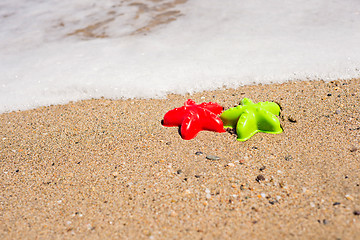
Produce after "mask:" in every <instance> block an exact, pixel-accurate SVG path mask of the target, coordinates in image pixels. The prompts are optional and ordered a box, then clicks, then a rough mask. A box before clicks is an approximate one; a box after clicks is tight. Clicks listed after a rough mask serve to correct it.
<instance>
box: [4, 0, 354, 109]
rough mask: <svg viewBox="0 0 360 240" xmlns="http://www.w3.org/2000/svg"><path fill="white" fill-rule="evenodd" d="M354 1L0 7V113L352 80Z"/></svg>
mask: <svg viewBox="0 0 360 240" xmlns="http://www.w3.org/2000/svg"><path fill="white" fill-rule="evenodd" d="M359 9H360V2H359V1H357V0H342V1H334V0H333V1H331V0H330V1H329V0H326V1H325V0H317V1H315V0H312V1H310V0H308V1H306V0H301V1H300V0H293V1H285V0H274V1H265V0H252V1H245V0H226V1H216V0H188V1H185V0H174V1H171V0H164V1H149V0H148V1H145V0H139V1H115V0H102V1H84V0H63V1H55V0H32V1H30V0H3V1H2V3H0V19H1V21H0V34H1V38H0V71H1V76H0V112H6V111H12V110H25V109H30V108H34V107H38V106H44V105H50V104H62V103H67V102H68V101H76V100H81V99H89V98H99V97H106V98H113V99H118V98H153V97H164V96H166V94H168V93H179V94H184V93H192V92H196V91H202V90H212V89H216V88H220V87H223V86H226V87H237V86H240V85H246V84H254V83H255V84H256V83H271V82H285V81H291V80H306V79H315V80H317V79H323V80H326V81H328V80H334V79H339V78H341V79H348V78H354V77H360V71H359V69H360V44H359V42H360V31H359V29H360V10H359Z"/></svg>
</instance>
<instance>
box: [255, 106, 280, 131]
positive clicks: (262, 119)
mask: <svg viewBox="0 0 360 240" xmlns="http://www.w3.org/2000/svg"><path fill="white" fill-rule="evenodd" d="M256 118H257V122H258V128H259V132H266V133H281V132H282V131H283V130H282V128H281V126H280V121H279V119H278V118H277V117H276V116H275V115H274V114H273V113H272V112H270V111H267V110H265V109H257V110H256Z"/></svg>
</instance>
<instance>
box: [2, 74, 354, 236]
mask: <svg viewBox="0 0 360 240" xmlns="http://www.w3.org/2000/svg"><path fill="white" fill-rule="evenodd" d="M359 92H360V80H359V79H353V80H349V81H335V82H331V83H326V82H322V81H315V82H312V81H311V82H292V83H286V84H272V85H258V86H245V87H241V88H238V89H236V90H234V89H227V90H217V91H210V92H202V93H197V94H194V95H186V96H179V95H169V96H168V98H167V99H162V100H116V101H115V100H106V99H100V100H87V101H81V102H76V103H69V104H67V105H61V106H50V107H41V108H38V109H35V110H31V111H21V112H12V113H5V114H1V115H0V164H1V165H0V170H1V173H0V174H1V175H0V176H1V177H0V191H1V192H0V193H1V195H0V238H1V239H70V238H71V239H117V238H118V239H360V216H359V214H360V107H359V103H360V93H359ZM243 97H248V98H250V99H252V100H253V101H254V102H258V101H275V102H278V103H279V104H280V105H281V107H282V112H281V116H280V119H281V124H282V126H283V129H284V132H283V133H282V134H278V135H274V134H265V133H257V134H256V135H255V136H253V137H252V138H251V139H250V140H248V141H246V142H238V141H236V137H235V136H233V135H231V134H229V133H214V132H201V133H200V134H199V135H198V136H197V137H196V138H195V139H193V140H189V141H185V140H182V139H181V138H180V136H179V134H178V130H177V128H168V127H163V126H162V125H161V124H160V122H161V120H162V117H163V115H164V114H165V113H166V112H167V111H168V110H170V109H173V108H175V107H180V106H182V105H183V103H184V102H185V101H186V99H187V98H192V99H194V100H195V101H196V102H198V103H199V102H204V101H206V102H207V101H212V102H218V103H219V104H220V105H222V106H224V107H225V108H229V107H232V106H234V105H236V104H238V103H239V101H240V100H241V99H242V98H243ZM199 151H200V152H203V154H200V155H197V154H195V153H196V152H199ZM207 155H216V156H218V157H220V160H218V161H212V160H207V159H206V156H207ZM259 175H262V176H263V178H264V180H263V181H257V180H256V179H257V178H258V179H263V178H262V177H261V176H259Z"/></svg>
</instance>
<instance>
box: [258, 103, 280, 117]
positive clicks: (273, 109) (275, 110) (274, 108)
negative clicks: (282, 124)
mask: <svg viewBox="0 0 360 240" xmlns="http://www.w3.org/2000/svg"><path fill="white" fill-rule="evenodd" d="M257 104H259V108H262V109H265V110H267V111H269V112H270V113H272V114H275V115H277V116H279V114H280V106H279V105H278V104H277V103H274V102H260V103H257Z"/></svg>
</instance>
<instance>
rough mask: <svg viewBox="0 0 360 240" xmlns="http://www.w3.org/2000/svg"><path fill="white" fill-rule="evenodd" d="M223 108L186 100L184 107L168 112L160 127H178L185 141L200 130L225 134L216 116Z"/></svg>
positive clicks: (213, 104)
mask: <svg viewBox="0 0 360 240" xmlns="http://www.w3.org/2000/svg"><path fill="white" fill-rule="evenodd" d="M222 111H223V107H222V106H220V105H219V104H217V103H212V102H208V103H201V104H196V103H195V102H194V101H193V100H191V99H188V100H187V101H186V102H185V105H184V106H182V107H179V108H175V109H173V110H170V111H168V112H167V113H166V114H165V116H164V120H163V121H162V125H163V126H166V127H174V126H179V133H180V135H181V137H182V138H183V139H185V140H190V139H193V138H194V137H196V135H197V134H198V133H199V132H200V131H202V130H208V131H214V132H225V129H224V127H223V122H222V121H221V119H220V118H219V117H218V115H219V114H220V113H221V112H222Z"/></svg>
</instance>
